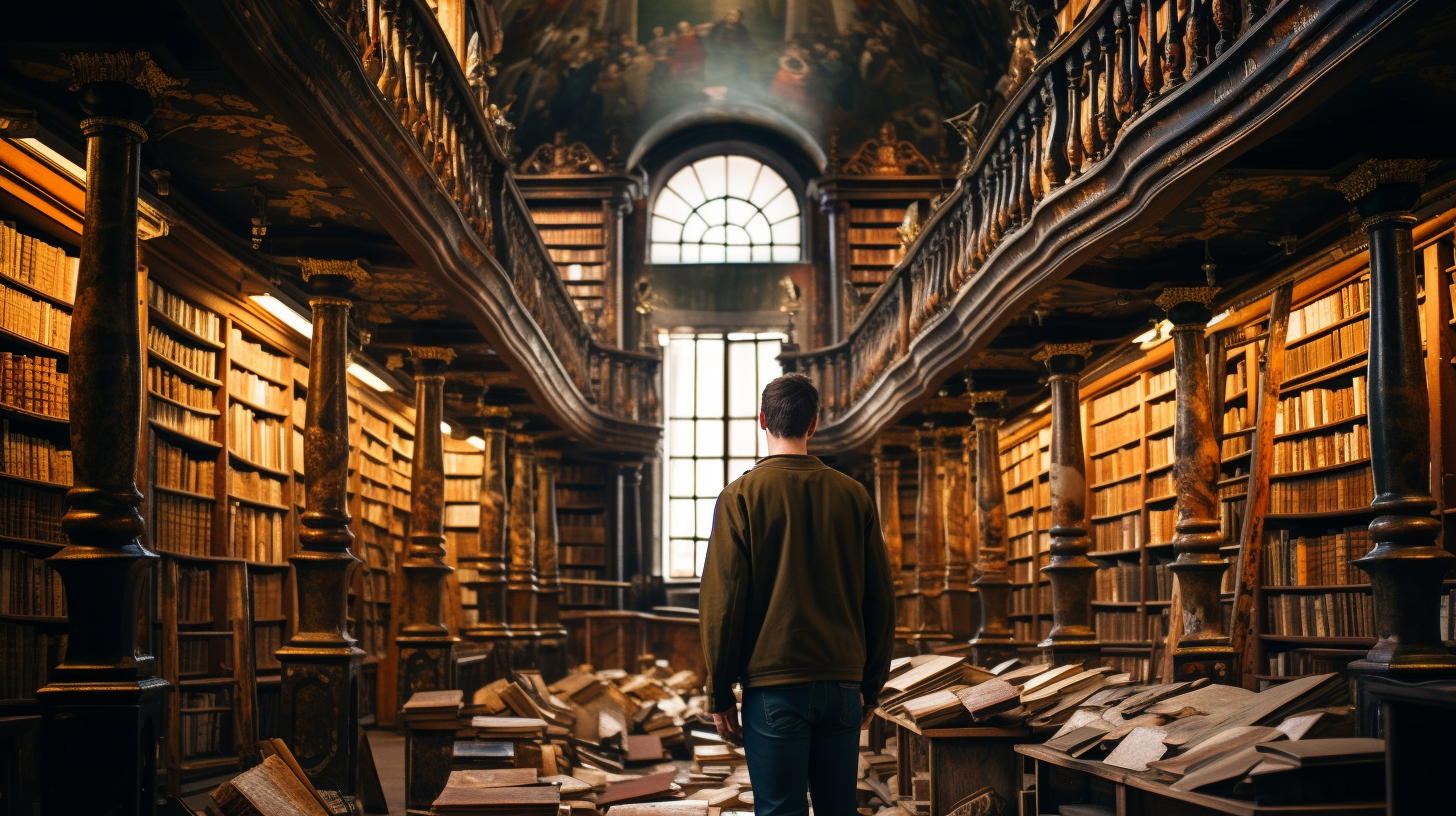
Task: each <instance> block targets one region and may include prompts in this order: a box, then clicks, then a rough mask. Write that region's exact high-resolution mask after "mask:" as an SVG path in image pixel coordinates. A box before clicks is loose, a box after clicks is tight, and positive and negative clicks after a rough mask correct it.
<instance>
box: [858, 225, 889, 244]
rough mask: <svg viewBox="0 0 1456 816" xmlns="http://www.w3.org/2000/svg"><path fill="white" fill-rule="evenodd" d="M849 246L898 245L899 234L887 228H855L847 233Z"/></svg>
mask: <svg viewBox="0 0 1456 816" xmlns="http://www.w3.org/2000/svg"><path fill="white" fill-rule="evenodd" d="M849 242H850V243H851V244H892V245H894V246H899V245H900V233H899V232H897V231H896V230H894V229H893V228H889V227H855V228H853V229H851V230H850V231H849Z"/></svg>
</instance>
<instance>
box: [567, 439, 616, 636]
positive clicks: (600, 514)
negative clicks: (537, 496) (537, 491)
mask: <svg viewBox="0 0 1456 816" xmlns="http://www.w3.org/2000/svg"><path fill="white" fill-rule="evenodd" d="M608 483H609V478H608V468H607V466H606V465H604V464H601V463H598V462H590V461H586V460H580V459H570V458H563V459H562V460H561V472H560V473H559V474H558V476H557V479H556V529H557V535H558V537H559V542H560V548H561V549H560V553H559V555H558V562H559V564H560V569H561V578H562V580H563V581H604V580H607V579H609V578H611V577H612V573H611V572H610V571H609V568H610V567H611V565H612V564H613V563H614V560H615V556H616V549H615V546H614V542H613V537H609V536H608V534H607V529H608V513H607V505H608V494H609V491H608ZM613 595H614V593H613V592H611V591H610V589H609V588H607V587H604V586H593V585H591V584H578V583H563V584H562V593H561V608H562V609H606V608H609V607H610V606H612V596H613Z"/></svg>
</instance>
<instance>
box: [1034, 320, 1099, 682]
mask: <svg viewBox="0 0 1456 816" xmlns="http://www.w3.org/2000/svg"><path fill="white" fill-rule="evenodd" d="M1091 354H1092V344H1091V343H1065V344H1049V345H1047V346H1044V347H1042V349H1041V350H1040V351H1038V352H1037V353H1036V355H1035V357H1034V358H1033V359H1036V360H1038V361H1040V362H1042V363H1045V364H1046V367H1047V372H1048V373H1049V374H1050V377H1049V383H1050V385H1051V391H1052V442H1051V473H1050V474H1049V475H1050V482H1051V494H1052V495H1051V500H1052V529H1051V539H1052V541H1051V560H1050V561H1049V562H1048V563H1047V565H1046V566H1045V567H1042V569H1041V571H1042V572H1044V573H1046V574H1047V577H1048V578H1049V579H1050V580H1051V584H1052V631H1051V633H1050V634H1049V635H1048V636H1047V639H1046V640H1044V641H1042V642H1041V643H1040V644H1039V645H1040V646H1041V648H1042V649H1043V651H1044V652H1045V654H1046V656H1047V658H1048V659H1050V660H1051V661H1052V662H1054V663H1058V664H1061V663H1069V662H1074V661H1079V662H1082V663H1085V664H1088V665H1090V664H1094V663H1096V662H1098V661H1099V659H1100V657H1101V645H1100V644H1099V643H1098V642H1097V630H1096V629H1094V628H1093V626H1092V576H1093V575H1095V574H1096V573H1097V565H1096V564H1095V563H1093V562H1092V559H1090V558H1088V557H1087V547H1088V543H1089V542H1088V538H1087V460H1086V452H1085V451H1084V450H1083V449H1082V416H1081V409H1080V406H1079V404H1078V403H1079V400H1078V391H1079V383H1080V378H1081V374H1082V369H1083V367H1084V366H1086V365H1087V357H1088V356H1090V355H1091Z"/></svg>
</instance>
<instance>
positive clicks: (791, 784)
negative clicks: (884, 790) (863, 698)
mask: <svg viewBox="0 0 1456 816" xmlns="http://www.w3.org/2000/svg"><path fill="white" fill-rule="evenodd" d="M860 719H861V717H860V704H859V684H858V683H836V682H818V683H802V684H797V685H791V686H767V687H764V688H750V689H744V691H743V747H744V750H745V752H746V753H747V754H748V773H749V776H750V777H751V778H752V779H753V809H754V813H755V814H756V816H804V814H807V813H808V812H809V806H808V803H807V802H806V801H805V799H804V792H805V791H806V790H807V791H808V792H809V794H810V795H811V796H812V797H813V799H814V816H853V814H854V812H855V785H856V783H857V781H858V779H859V726H860Z"/></svg>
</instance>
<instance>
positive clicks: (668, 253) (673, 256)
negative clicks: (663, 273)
mask: <svg viewBox="0 0 1456 816" xmlns="http://www.w3.org/2000/svg"><path fill="white" fill-rule="evenodd" d="M652 262H653V263H677V262H678V251H677V244H653V245H652Z"/></svg>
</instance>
